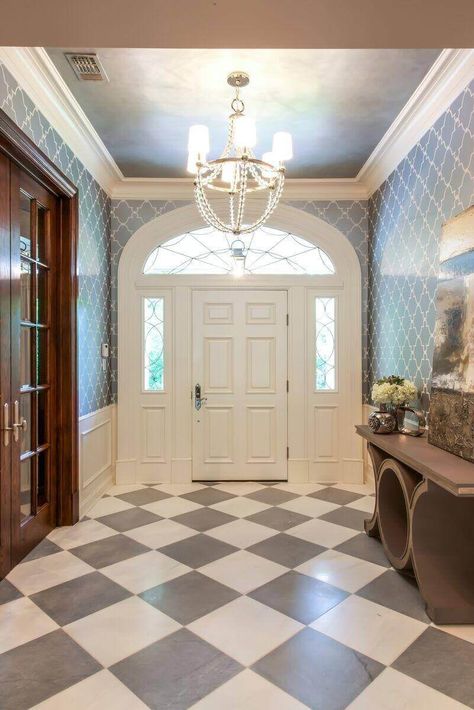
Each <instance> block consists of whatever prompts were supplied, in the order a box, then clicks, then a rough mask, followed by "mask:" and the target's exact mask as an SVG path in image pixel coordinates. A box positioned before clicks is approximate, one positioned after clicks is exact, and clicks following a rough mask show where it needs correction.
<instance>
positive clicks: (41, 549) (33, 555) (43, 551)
mask: <svg viewBox="0 0 474 710" xmlns="http://www.w3.org/2000/svg"><path fill="white" fill-rule="evenodd" d="M56 552H62V548H61V547H58V546H57V545H56V544H55V543H54V542H51V540H48V539H47V538H45V539H44V540H41V542H40V543H39V544H38V545H36V547H34V548H33V549H32V550H31V552H30V553H28V555H26V557H24V558H23V559H22V561H21V563H23V562H31V560H39V558H40V557H47V556H48V555H54V554H55V553H56ZM21 563H20V564H21Z"/></svg>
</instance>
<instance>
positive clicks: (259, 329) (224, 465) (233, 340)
mask: <svg viewBox="0 0 474 710" xmlns="http://www.w3.org/2000/svg"><path fill="white" fill-rule="evenodd" d="M287 312H288V311H287V292H286V291H240V290H238V291H237V290H226V291H194V292H193V398H192V406H193V479H194V480H286V479H287V377H288V374H287V331H288V328H287ZM196 386H198V388H200V394H201V398H202V399H201V407H200V408H199V404H200V402H199V401H198V400H197V399H196Z"/></svg>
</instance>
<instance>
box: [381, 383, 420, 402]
mask: <svg viewBox="0 0 474 710" xmlns="http://www.w3.org/2000/svg"><path fill="white" fill-rule="evenodd" d="M417 394H418V393H417V389H416V387H415V385H414V384H413V382H410V380H404V382H403V384H402V385H396V384H390V383H389V382H381V383H380V384H377V383H375V384H374V386H373V387H372V400H373V401H374V403H375V404H392V405H394V406H396V407H398V406H402V405H404V404H408V403H409V402H412V401H413V400H414V399H416V397H417Z"/></svg>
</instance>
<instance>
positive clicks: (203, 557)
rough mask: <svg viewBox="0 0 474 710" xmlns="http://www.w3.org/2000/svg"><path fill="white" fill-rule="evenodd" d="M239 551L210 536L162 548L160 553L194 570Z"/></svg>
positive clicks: (194, 536)
mask: <svg viewBox="0 0 474 710" xmlns="http://www.w3.org/2000/svg"><path fill="white" fill-rule="evenodd" d="M237 550H238V548H237V547H234V546H233V545H228V544H227V542H222V541H221V540H215V539H214V538H212V537H209V535H193V537H188V538H186V540H181V541H180V542H173V543H172V544H171V545H165V547H160V552H161V553H163V554H164V555H168V557H172V558H173V559H174V560H178V562H182V563H183V564H184V565H188V566H189V567H194V568H197V567H202V566H203V565H207V564H209V562H214V560H218V559H220V558H221V557H225V555H230V554H231V553H232V552H237Z"/></svg>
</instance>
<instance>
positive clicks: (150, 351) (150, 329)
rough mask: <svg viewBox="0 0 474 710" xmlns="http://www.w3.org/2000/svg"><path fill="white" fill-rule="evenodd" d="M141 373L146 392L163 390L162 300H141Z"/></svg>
mask: <svg viewBox="0 0 474 710" xmlns="http://www.w3.org/2000/svg"><path fill="white" fill-rule="evenodd" d="M143 326H144V327H143V357H144V363H143V372H144V389H145V391H147V392H160V391H163V390H164V367H165V363H164V299H163V298H144V299H143Z"/></svg>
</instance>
